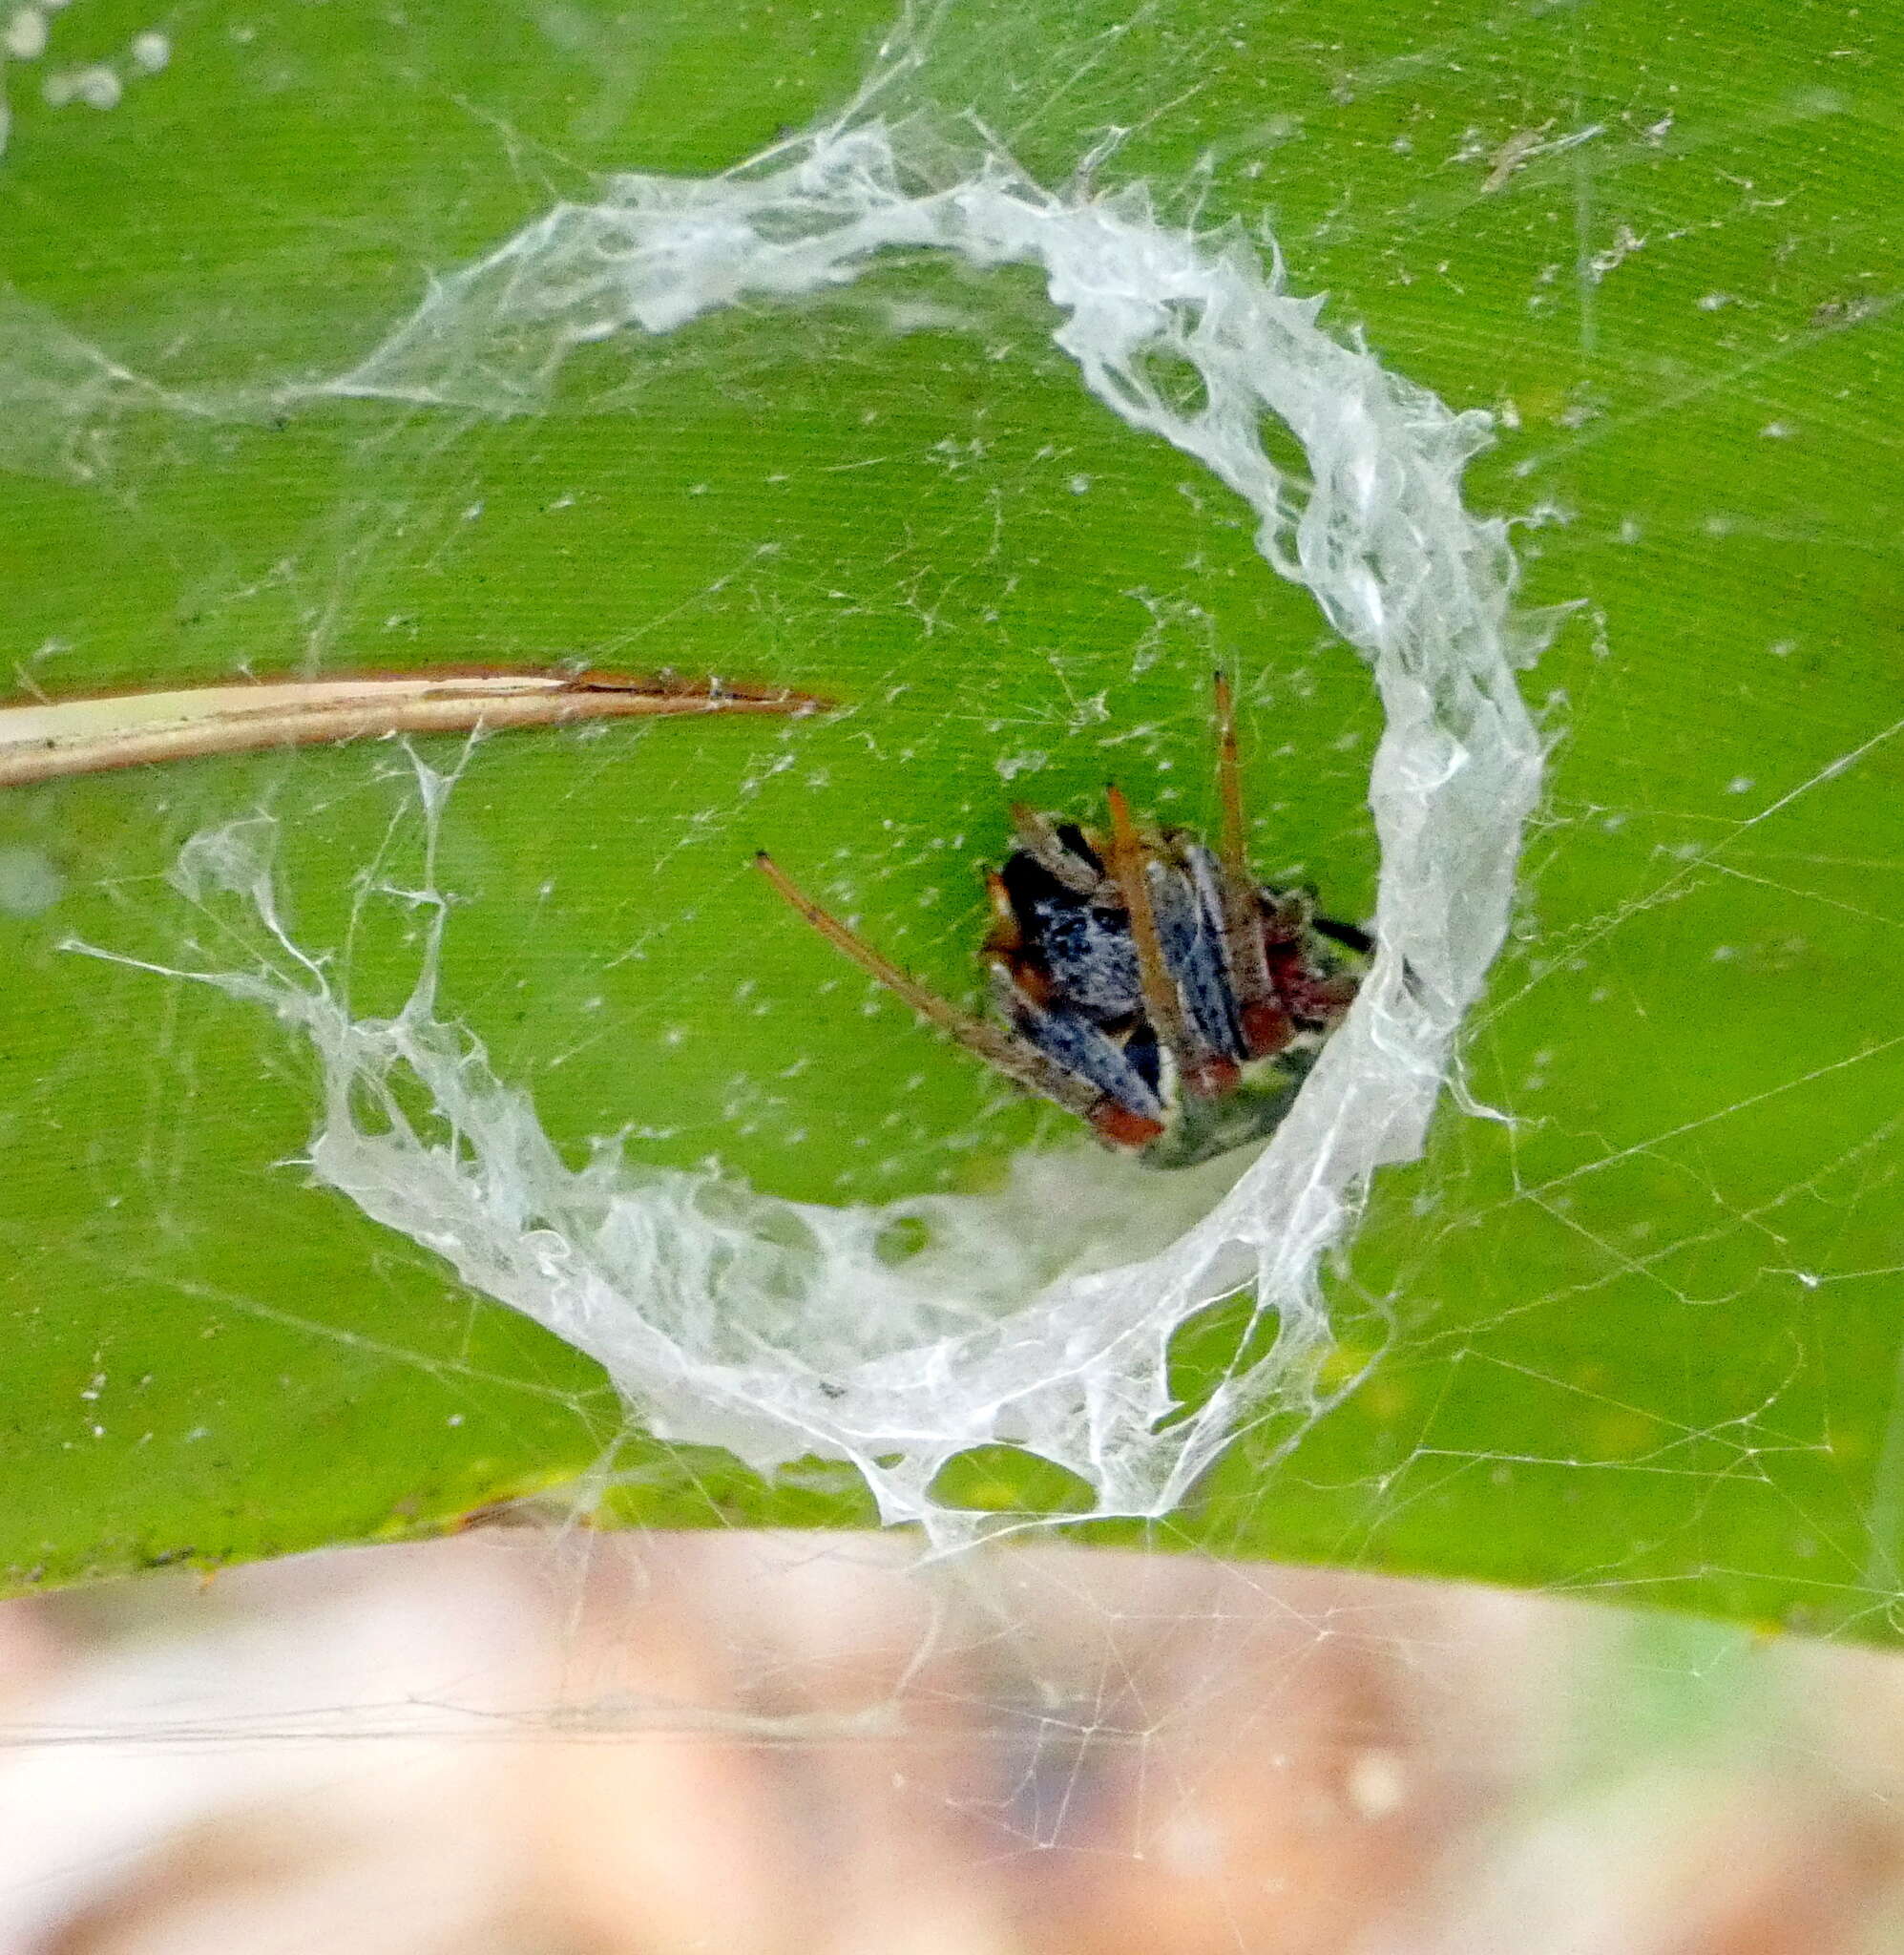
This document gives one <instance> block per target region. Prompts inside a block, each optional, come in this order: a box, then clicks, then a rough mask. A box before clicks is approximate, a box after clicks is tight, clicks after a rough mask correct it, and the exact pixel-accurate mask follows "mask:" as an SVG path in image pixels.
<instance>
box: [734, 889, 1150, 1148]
mask: <svg viewBox="0 0 1904 1955" xmlns="http://www.w3.org/2000/svg"><path fill="white" fill-rule="evenodd" d="M754 862H755V866H756V867H757V868H758V869H759V870H760V872H761V873H762V874H763V875H764V876H765V877H766V879H767V880H768V881H769V882H770V883H772V884H773V886H774V888H775V889H776V890H777V891H779V893H781V895H783V896H784V897H785V899H786V901H787V902H788V903H790V904H791V905H792V906H793V908H794V909H796V910H798V911H799V912H800V914H802V915H803V916H804V917H806V920H807V922H808V923H810V924H811V925H812V926H813V928H814V929H815V930H817V931H818V932H819V933H820V935H822V936H824V937H825V938H826V941H827V942H828V943H830V944H831V945H832V946H833V948H834V949H835V950H837V951H840V952H842V953H844V955H845V956H848V957H850V958H851V959H852V961H853V962H854V963H855V964H857V965H858V966H859V967H860V969H861V970H862V971H864V972H865V973H866V974H867V976H868V977H872V978H874V979H876V980H877V981H878V982H879V983H881V984H883V985H885V986H886V988H887V990H889V992H891V993H892V995H893V996H894V997H895V998H898V999H904V1001H905V1002H906V1003H907V1004H909V1005H910V1006H911V1007H912V1009H913V1010H914V1011H915V1012H917V1013H918V1015H919V1016H920V1017H921V1018H922V1019H924V1020H926V1021H927V1023H928V1024H931V1025H936V1026H937V1027H938V1029H939V1030H940V1031H941V1032H943V1033H945V1034H946V1036H947V1037H948V1038H950V1039H952V1040H955V1041H957V1042H958V1043H959V1044H960V1045H963V1046H964V1047H965V1049H966V1050H967V1051H968V1052H970V1053H973V1054H975V1055H976V1056H977V1057H978V1058H979V1059H982V1060H983V1061H984V1062H986V1064H987V1065H989V1066H991V1067H992V1068H993V1069H994V1071H995V1072H1000V1073H1003V1074H1004V1076H1005V1077H1006V1078H1007V1079H1008V1080H1010V1081H1011V1082H1012V1083H1013V1084H1014V1085H1015V1086H1021V1087H1023V1088H1024V1090H1025V1091H1026V1092H1028V1093H1036V1094H1037V1095H1038V1096H1039V1097H1040V1098H1041V1099H1045V1100H1049V1101H1051V1102H1053V1103H1054V1104H1057V1105H1058V1106H1062V1107H1063V1108H1064V1109H1065V1111H1066V1112H1068V1113H1075V1114H1078V1116H1079V1117H1080V1118H1082V1119H1084V1120H1088V1121H1089V1122H1090V1123H1091V1125H1093V1126H1094V1127H1096V1128H1097V1129H1098V1132H1099V1133H1100V1134H1103V1135H1104V1136H1105V1137H1106V1138H1107V1139H1109V1140H1112V1141H1114V1142H1116V1144H1117V1145H1120V1146H1132V1145H1140V1143H1133V1142H1128V1141H1121V1140H1119V1138H1118V1133H1117V1130H1116V1129H1117V1125H1118V1121H1117V1116H1118V1115H1119V1114H1123V1113H1124V1109H1123V1108H1121V1107H1119V1106H1118V1105H1117V1104H1116V1103H1115V1102H1112V1101H1108V1100H1107V1099H1106V1098H1105V1096H1104V1095H1103V1094H1102V1093H1101V1092H1099V1091H1098V1088H1097V1087H1096V1086H1094V1085H1092V1084H1091V1083H1089V1082H1088V1081H1086V1080H1080V1079H1079V1078H1078V1076H1077V1074H1075V1073H1072V1072H1069V1071H1067V1070H1066V1069H1065V1068H1064V1067H1063V1066H1061V1065H1059V1064H1058V1063H1057V1062H1056V1061H1055V1060H1052V1059H1049V1058H1047V1057H1046V1056H1045V1054H1043V1053H1042V1052H1040V1051H1039V1050H1038V1048H1037V1047H1036V1045H1034V1044H1033V1043H1032V1042H1031V1041H1030V1040H1029V1039H1024V1038H1020V1037H1019V1036H1018V1035H1017V1034H1016V1033H1015V1032H1011V1031H1008V1030H1006V1029H1005V1028H1004V1027H1003V1026H1000V1025H994V1024H992V1023H990V1022H989V1021H988V1020H984V1019H980V1018H974V1017H973V1015H972V1013H970V1012H966V1011H961V1010H960V1009H959V1007H958V1006H957V1005H955V1004H952V1003H950V1002H948V1001H947V1000H946V999H943V998H940V997H939V996H938V995H937V994H936V993H935V992H931V991H928V990H927V989H926V987H925V986H924V985H923V984H921V983H920V982H919V980H918V979H917V978H916V977H911V976H910V975H909V974H908V973H907V972H904V971H902V970H901V969H900V968H899V966H898V965H897V964H895V963H893V962H892V961H891V960H890V959H889V958H887V957H884V956H881V955H880V953H879V952H878V951H876V950H874V949H873V947H872V946H871V945H870V944H869V943H868V942H866V941H865V940H864V939H863V938H862V937H860V936H859V935H857V934H856V933H855V932H853V931H851V930H848V929H847V926H846V925H845V924H844V923H842V922H841V921H840V919H839V918H838V917H837V916H834V915H832V914H829V913H828V912H826V911H825V910H823V909H822V908H821V907H820V905H819V904H818V903H816V902H815V901H814V900H813V898H812V897H811V896H809V895H808V894H807V893H806V891H805V890H803V889H802V888H801V887H800V886H799V884H797V883H796V882H795V881H794V880H793V879H792V877H791V876H789V875H788V874H787V873H786V872H785V871H784V870H783V869H782V868H781V867H780V865H779V864H778V863H777V862H775V861H774V859H773V858H772V856H770V855H769V854H767V852H766V851H764V850H763V851H761V852H760V853H759V854H758V855H756V856H755V857H754ZM1127 1117H1128V1118H1133V1119H1135V1118H1139V1117H1140V1116H1135V1115H1130V1116H1127ZM1144 1138H1146V1139H1147V1138H1149V1136H1147V1135H1146V1136H1145V1137H1144Z"/></svg>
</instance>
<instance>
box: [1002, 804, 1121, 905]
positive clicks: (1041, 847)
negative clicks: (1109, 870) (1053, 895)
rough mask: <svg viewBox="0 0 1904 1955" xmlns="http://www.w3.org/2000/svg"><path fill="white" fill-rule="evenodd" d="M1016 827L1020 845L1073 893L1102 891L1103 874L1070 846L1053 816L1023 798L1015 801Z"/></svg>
mask: <svg viewBox="0 0 1904 1955" xmlns="http://www.w3.org/2000/svg"><path fill="white" fill-rule="evenodd" d="M1012 827H1013V828H1014V829H1015V830H1016V831H1017V836H1018V846H1019V848H1021V849H1022V850H1023V851H1025V853H1026V854H1027V855H1029V856H1030V857H1031V858H1032V860H1033V861H1034V862H1036V864H1037V865H1038V867H1039V868H1040V869H1042V870H1044V871H1045V872H1046V873H1047V874H1049V875H1052V876H1054V877H1056V878H1057V881H1059V882H1061V883H1062V884H1063V885H1064V887H1065V888H1066V889H1068V890H1070V891H1071V892H1072V893H1073V894H1075V895H1079V896H1096V895H1098V894H1099V893H1101V891H1102V889H1103V884H1104V879H1103V877H1102V876H1101V875H1099V874H1098V872H1097V871H1096V870H1095V869H1094V868H1093V867H1092V866H1091V864H1090V863H1089V862H1087V861H1086V860H1085V859H1084V858H1083V857H1082V856H1081V855H1079V854H1078V851H1077V850H1075V849H1073V848H1070V847H1069V846H1067V844H1066V842H1065V839H1064V837H1063V836H1062V835H1061V834H1059V832H1058V830H1057V823H1056V822H1055V821H1053V820H1052V818H1051V817H1050V815H1048V814H1040V813H1039V812H1038V811H1037V809H1036V808H1032V807H1029V806H1028V805H1027V804H1026V803H1024V802H1022V801H1015V802H1013V804H1012Z"/></svg>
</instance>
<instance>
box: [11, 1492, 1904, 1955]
mask: <svg viewBox="0 0 1904 1955" xmlns="http://www.w3.org/2000/svg"><path fill="white" fill-rule="evenodd" d="M0 1700H4V1730H5V1734H6V1737H7V1745H6V1747H5V1749H4V1750H0V1955H14V1951H22V1955H25V1951H42V1950H44V1951H52V1955H134V1951H137V1955H199V1951H216V1955H227V1951H230V1955H277V1951H290V1950H320V1949H322V1950H333V1949H335V1950H349V1951H352V1955H451V1951H470V1955H478V1951H479V1955H678V1951H687V1950H710V1951H716V1955H1111V1951H1125V1950H1134V1951H1135V1950H1142V1951H1147V1955H1148V1951H1156V1955H1179V1951H1182V1955H1204V1951H1209V1955H1233V1951H1238V1950H1243V1951H1259V1950H1260V1951H1269V1955H1310V1951H1322V1950H1329V1951H1337V1950H1340V1951H1347V1955H1838V1951H1846V1955H1878V1951H1884V1950H1895V1949H1900V1948H1904V1879H1901V1878H1900V1877H1904V1665H1900V1663H1899V1662H1898V1661H1896V1660H1894V1659H1889V1658H1886V1657H1883V1656H1880V1655H1875V1654H1872V1653H1867V1652H1861V1651H1857V1650H1847V1649H1831V1648H1808V1647H1805V1646H1803V1645H1799V1644H1795V1643H1789V1642H1774V1641H1754V1640H1752V1639H1749V1638H1747V1637H1746V1636H1743V1635H1741V1634H1739V1633H1737V1632H1735V1631H1731V1630H1724V1629H1716V1628H1710V1627H1705V1626H1701V1625H1698V1624H1692V1623H1684V1622H1675V1621H1672V1620H1670V1619H1665V1620H1662V1619H1659V1618H1652V1617H1642V1616H1638V1615H1634V1616H1628V1615H1624V1614H1622V1613H1621V1612H1619V1611H1616V1610H1613V1609H1606V1608H1592V1607H1588V1606H1584V1605H1579V1604H1569V1603H1565V1602H1561V1601H1541V1600H1526V1599H1521V1598H1516V1597H1510V1596H1506V1595H1498V1594H1492V1593H1484V1592H1481V1591H1478V1590H1474V1589H1462V1588H1453V1587H1430V1586H1427V1585H1419V1584H1409V1583H1400V1582H1392V1581H1384V1580H1377V1579H1372V1578H1367V1577H1349V1576H1340V1575H1325V1574H1317V1573H1310V1572H1303V1571H1290V1570H1287V1569H1279V1568H1273V1567H1266V1566H1242V1565H1228V1564H1219V1563H1213V1562H1209V1561H1201V1560H1197V1559H1194V1558H1190V1557H1178V1556H1167V1555H1157V1556H1139V1555H1130V1554H1112V1553H1104V1552H1096V1551H1084V1550H1071V1549H1064V1548H1052V1547H1034V1548H1017V1549H1012V1548H1007V1549H1001V1550H995V1551H991V1552H986V1553H981V1554H974V1555H972V1556H968V1557H965V1558H961V1559H952V1560H948V1561H942V1562H939V1563H936V1564H933V1565H931V1566H921V1565H920V1564H919V1563H918V1562H917V1560H916V1555H915V1550H914V1549H913V1548H912V1547H911V1546H910V1545H908V1544H907V1543H905V1542H902V1541H899V1540H896V1539H892V1538H885V1537H882V1538H868V1537H863V1536H826V1537H822V1536H809V1535H726V1536H714V1535H700V1536H695V1537H675V1536H659V1537H655V1536H648V1537H641V1536H622V1537H616V1536H606V1535H596V1534H588V1533H582V1532H577V1531H568V1532H554V1533H550V1532H542V1531H528V1530H509V1531H502V1532H491V1533H482V1534H471V1535H467V1536H464V1537H462V1538H460V1539H457V1540H451V1541H445V1542H441V1543H437V1544H433V1545H424V1546H411V1547H392V1548H381V1549H373V1550H360V1551H357V1552H354V1553H340V1554H326V1555H316V1556H310V1557H307V1558H304V1559H301V1560H297V1561H290V1562H284V1563H280V1564H277V1565H275V1566H262V1567H257V1568H250V1569H245V1570H241V1571H239V1572H237V1573H233V1574H229V1575H225V1576H221V1577H220V1578H219V1579H218V1580H217V1581H216V1582H213V1583H210V1584H200V1583H199V1582H197V1581H195V1580H188V1579H184V1578H181V1577H175V1576H166V1577H162V1578H154V1579H150V1580H147V1581H145V1582H140V1583H134V1584H127V1585H123V1586H121V1587H115V1588H108V1589H100V1590H94V1591H90V1592H82V1593H78V1594H72V1595H66V1596H58V1597H52V1598H47V1599H45V1600H38V1601H30V1602H20V1603H12V1604H7V1605H4V1606H0Z"/></svg>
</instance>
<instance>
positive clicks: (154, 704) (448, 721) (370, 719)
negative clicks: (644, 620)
mask: <svg viewBox="0 0 1904 1955" xmlns="http://www.w3.org/2000/svg"><path fill="white" fill-rule="evenodd" d="M826 704H827V702H826V701H825V700H822V699H817V698H815V697H813V696H812V695H811V694H809V693H801V692H789V691H786V690H785V689H783V688H779V687H769V686H762V685H748V684H742V683H733V682H729V681H725V680H720V679H681V678H678V677H675V676H673V675H670V674H660V675H652V674H640V673H620V672H584V673H570V672H556V673H552V672H534V671H497V670H482V669H472V668H457V669H451V670H444V669H440V668H439V669H438V670H436V671H432V672H400V673H371V674H361V673H360V674H352V675H351V676H349V677H347V678H331V679H268V680H258V681H247V682H243V683H236V684H233V683H226V684H220V685H198V686H184V687H178V688H175V689H172V690H168V691H164V692H124V693H114V694H107V695H103V696H99V697H94V698H87V699H52V700H34V701H31V702H29V703H25V704H20V705H14V706H0V787H17V786H20V785H22V784H23V783H26V782H30V781H45V780H52V779H53V778H55V777H57V776H59V775H62V774H91V773H100V772H103V771H105V770H107V769H109V768H113V767H144V766H147V765H150V764H151V763H153V762H157V761H168V760H192V759H198V758H200V757H202V756H204V755H206V754H217V753H251V752H257V751H260V750H262V749H264V748H268V747H273V746H313V745H318V744H322V743H324V742H328V741H335V740H362V739H377V738H382V737H386V736H388V735H391V734H402V733H462V732H473V731H475V730H477V729H482V730H486V731H497V730H501V729H502V728H504V727H510V726H566V725H572V724H574V723H575V722H577V721H581V720H617V719H638V718H643V717H647V716H651V715H659V714H670V713H781V714H799V713H808V712H818V711H823V710H824V709H825V708H826Z"/></svg>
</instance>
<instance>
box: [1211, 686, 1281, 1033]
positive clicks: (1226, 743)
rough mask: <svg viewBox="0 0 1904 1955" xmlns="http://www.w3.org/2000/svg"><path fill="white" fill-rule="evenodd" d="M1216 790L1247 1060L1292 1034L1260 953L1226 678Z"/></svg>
mask: <svg viewBox="0 0 1904 1955" xmlns="http://www.w3.org/2000/svg"><path fill="white" fill-rule="evenodd" d="M1216 705H1217V787H1218V790H1219V792H1220V794H1221V796H1222V800H1223V839H1222V847H1221V850H1220V851H1219V853H1218V858H1217V860H1218V864H1219V867H1220V870H1221V875H1220V877H1219V880H1220V882H1221V885H1222V889H1223V913H1224V949H1225V950H1226V951H1227V952H1228V954H1229V974H1230V984H1231V986H1232V988H1233V989H1234V991H1235V993H1236V1015H1237V1019H1238V1021H1239V1023H1240V1024H1241V1026H1242V1029H1243V1049H1244V1051H1245V1053H1247V1054H1248V1056H1249V1057H1250V1058H1251V1059H1265V1058H1267V1057H1268V1056H1269V1055H1270V1054H1271V1053H1275V1052H1280V1051H1282V1049H1283V1048H1284V1047H1285V1046H1286V1045H1287V1044H1288V1042H1289V1041H1290V1039H1291V1038H1292V1037H1293V1036H1294V1033H1295V1027H1294V1026H1293V1025H1292V1024H1291V1023H1290V1022H1289V1015H1288V1014H1287V1012H1286V1011H1285V1010H1284V1009H1283V1007H1282V1006H1281V1004H1279V1003H1278V1002H1277V999H1276V988H1275V986H1274V985H1273V984H1272V983H1271V982H1270V978H1269V960H1268V957H1267V956H1266V953H1265V950H1264V943H1263V923H1262V910H1261V906H1260V903H1259V900H1258V896H1257V889H1256V878H1255V877H1254V876H1253V875H1252V874H1251V873H1250V869H1249V835H1248V830H1247V829H1246V827H1245V823H1244V819H1243V769H1242V767H1241V765H1240V763H1239V761H1238V757H1237V744H1236V701H1235V698H1234V697H1233V696H1232V694H1231V692H1230V685H1229V675H1228V674H1227V673H1225V672H1219V673H1218V674H1217V677H1216Z"/></svg>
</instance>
